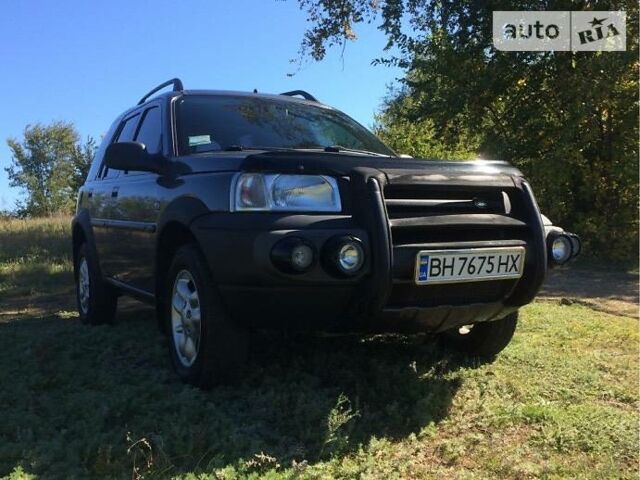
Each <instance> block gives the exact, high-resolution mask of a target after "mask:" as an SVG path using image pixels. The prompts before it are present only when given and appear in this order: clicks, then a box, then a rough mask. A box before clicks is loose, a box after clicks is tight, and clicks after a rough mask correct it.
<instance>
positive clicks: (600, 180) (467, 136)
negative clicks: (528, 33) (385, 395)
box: [299, 0, 639, 258]
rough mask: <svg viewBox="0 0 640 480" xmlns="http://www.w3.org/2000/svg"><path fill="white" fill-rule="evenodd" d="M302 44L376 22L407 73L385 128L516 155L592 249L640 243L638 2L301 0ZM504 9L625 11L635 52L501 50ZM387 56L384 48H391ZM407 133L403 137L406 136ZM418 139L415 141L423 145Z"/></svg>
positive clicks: (624, 252)
mask: <svg viewBox="0 0 640 480" xmlns="http://www.w3.org/2000/svg"><path fill="white" fill-rule="evenodd" d="M299 4H300V6H301V8H303V9H304V10H306V11H307V13H308V18H309V20H310V22H311V26H310V28H309V29H308V30H307V32H306V34H305V36H304V38H303V40H302V46H301V53H302V55H305V56H310V57H311V58H313V59H315V60H321V59H322V58H323V57H324V55H325V54H326V48H327V47H329V46H331V45H334V44H342V43H344V42H346V41H350V40H353V39H355V38H357V36H356V34H355V31H356V28H357V24H358V23H362V22H377V24H378V26H379V28H380V29H381V30H382V31H383V32H384V33H385V34H386V36H387V39H388V43H387V54H386V55H387V56H386V57H383V58H379V59H375V60H374V62H377V63H382V64H389V63H391V64H396V65H399V66H401V67H403V68H405V70H406V75H405V78H404V79H403V81H402V84H401V86H400V88H397V89H396V91H395V93H394V94H393V95H392V96H391V97H389V98H388V99H387V100H386V101H385V104H384V106H383V111H382V113H381V115H380V116H379V120H378V123H379V125H378V130H379V133H380V134H381V136H382V137H384V138H385V139H386V140H387V141H389V142H390V143H391V145H392V146H393V147H395V148H396V149H398V150H399V151H403V152H406V153H412V154H414V155H422V156H428V157H431V156H434V155H433V154H434V153H441V154H442V156H444V157H463V158H464V157H468V156H469V155H464V153H465V152H467V153H469V152H474V151H475V153H477V154H479V155H480V156H482V157H483V158H500V159H504V160H508V161H510V162H512V163H514V164H515V165H516V166H518V167H519V168H521V169H522V170H523V172H524V173H525V174H526V175H527V177H528V178H529V179H530V180H531V183H532V184H533V186H534V189H535V191H536V194H537V196H538V199H539V203H540V204H541V207H542V210H543V211H544V212H545V213H546V214H548V216H549V217H550V218H552V220H554V222H555V223H558V224H560V225H563V226H565V227H566V228H570V229H574V230H575V231H577V232H578V233H580V234H581V235H582V237H583V238H584V239H585V240H586V241H587V243H588V247H589V248H590V249H591V252H592V253H596V252H599V253H601V254H603V255H605V256H608V257H613V258H625V257H626V258H629V257H635V256H637V251H638V233H637V232H638V210H637V208H638V65H639V64H638V3H637V2H635V1H634V2H632V1H599V2H593V1H578V2H568V1H545V2H542V3H541V2H539V1H536V2H534V1H532V0H524V1H488V2H481V1H478V0H457V1H454V0H444V1H439V2H434V1H432V0H373V1H371V0H299ZM494 10H625V11H626V12H627V51H625V52H500V51H497V50H495V49H494V47H493V44H492V15H493V11H494ZM381 54H382V52H381ZM403 133H404V135H403ZM408 139H416V141H415V142H413V141H412V140H408Z"/></svg>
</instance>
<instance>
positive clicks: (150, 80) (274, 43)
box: [0, 0, 402, 209]
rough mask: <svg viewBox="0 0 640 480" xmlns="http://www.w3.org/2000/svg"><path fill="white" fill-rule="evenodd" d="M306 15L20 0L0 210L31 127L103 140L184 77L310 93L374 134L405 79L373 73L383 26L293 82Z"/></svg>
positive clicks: (3, 47) (292, 5) (11, 27)
mask: <svg viewBox="0 0 640 480" xmlns="http://www.w3.org/2000/svg"><path fill="white" fill-rule="evenodd" d="M305 18H306V16H305V14H304V12H301V11H300V10H299V9H298V3H297V1H296V0H287V1H282V0H234V1H221V0H219V1H216V0H181V1H178V0H159V1H153V2H151V1H134V0H128V1H125V0H110V1H107V2H87V1H83V0H65V1H62V2H61V1H59V0H57V1H53V0H22V1H20V2H10V3H8V4H6V5H4V9H3V12H2V15H1V16H0V65H1V66H2V74H1V75H0V91H2V92H3V97H4V98H3V105H2V108H0V209H5V208H11V207H12V206H13V204H14V202H15V199H16V198H17V195H18V192H17V191H16V190H15V189H11V188H9V185H8V181H7V177H6V173H5V171H4V168H5V167H6V166H8V165H9V163H10V160H11V155H10V152H9V149H8V148H7V146H6V139H7V138H8V137H17V138H20V137H21V135H22V132H23V130H24V127H25V125H27V124H30V123H36V122H44V123H47V122H50V121H53V120H68V121H71V122H73V123H74V124H75V125H76V127H77V129H78V131H79V132H80V133H81V135H83V136H86V135H92V136H94V137H96V138H99V137H100V136H101V135H102V134H103V133H104V132H105V131H106V129H107V128H108V126H109V124H110V123H111V122H112V121H113V119H114V118H115V117H116V115H118V114H119V113H120V112H122V111H123V110H125V109H126V108H128V107H130V106H131V105H133V104H134V103H135V102H136V101H137V100H138V99H139V98H140V97H141V96H142V95H143V94H144V93H146V92H147V91H148V90H150V89H151V88H152V87H153V86H155V85H156V84H158V83H160V82H162V81H164V80H167V79H169V78H172V77H174V76H179V77H181V78H182V80H183V82H184V83H185V88H216V89H229V90H253V89H254V88H257V89H258V90H259V91H261V92H271V93H277V92H281V91H285V90H291V89H298V88H301V89H304V90H308V91H309V92H312V93H313V94H314V95H315V96H317V97H318V98H319V99H320V100H321V101H323V102H325V103H328V104H330V105H333V106H335V107H337V108H339V109H341V110H343V111H344V112H346V113H347V114H349V115H351V116H352V117H354V118H355V119H356V120H358V121H360V122H362V123H364V124H365V125H367V126H370V125H371V124H372V121H373V115H374V113H375V112H376V110H377V109H378V107H379V105H380V102H381V100H382V98H383V97H384V95H385V94H386V92H387V85H389V84H392V83H395V80H396V79H397V78H398V77H400V76H401V74H402V72H401V71H400V70H398V69H392V68H388V67H382V66H378V67H374V66H371V64H370V62H371V60H372V59H373V58H375V57H378V56H380V55H381V52H382V48H383V47H384V44H385V39H384V37H383V35H382V34H381V33H380V32H379V31H377V30H376V28H375V26H363V27H360V28H359V29H357V30H356V33H357V34H358V35H359V39H358V41H357V42H353V43H349V44H348V45H347V48H346V51H345V56H344V62H343V60H342V59H341V56H340V49H338V48H336V49H334V50H332V51H330V52H329V55H328V57H327V58H326V59H325V60H324V61H323V62H320V63H309V64H308V65H307V66H306V67H305V68H304V69H303V70H302V71H299V72H298V73H297V74H296V75H295V76H294V77H293V78H290V77H288V76H287V73H291V72H293V71H295V67H294V66H292V65H291V64H290V63H289V60H290V59H292V58H295V57H296V54H297V51H298V47H299V44H300V40H301V38H302V34H303V32H304V30H305V27H306V25H307V24H306V20H305Z"/></svg>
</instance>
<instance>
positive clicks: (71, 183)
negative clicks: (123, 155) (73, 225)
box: [5, 122, 96, 216]
mask: <svg viewBox="0 0 640 480" xmlns="http://www.w3.org/2000/svg"><path fill="white" fill-rule="evenodd" d="M23 137H24V138H23V139H22V141H18V140H17V139H14V138H10V139H8V140H7V144H8V146H9V149H10V151H11V156H12V158H11V164H10V166H9V167H7V168H6V169H5V170H6V172H7V174H8V176H9V182H10V183H9V184H10V185H11V186H12V187H19V188H21V189H22V190H23V191H24V193H25V197H26V198H25V199H24V200H22V201H19V202H18V203H17V213H18V214H19V215H21V216H42V215H53V214H55V213H59V212H71V211H72V210H73V207H74V205H75V197H76V194H77V191H78V188H79V187H80V186H81V185H82V183H83V182H84V179H85V178H86V176H87V173H88V171H89V167H90V165H91V161H92V159H93V156H94V153H95V149H96V144H95V141H94V140H93V138H91V137H88V138H87V139H86V141H85V142H84V143H82V142H81V141H80V137H79V135H78V132H77V131H76V129H75V128H74V126H73V125H72V124H71V123H67V122H54V123H52V124H50V125H42V124H35V125H27V127H26V128H25V130H24V134H23Z"/></svg>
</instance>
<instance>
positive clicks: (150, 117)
mask: <svg viewBox="0 0 640 480" xmlns="http://www.w3.org/2000/svg"><path fill="white" fill-rule="evenodd" d="M139 117H140V120H139V122H138V123H137V126H136V128H135V133H134V134H133V138H132V140H135V141H138V142H141V143H143V144H144V145H145V146H146V147H147V151H148V152H149V153H150V154H158V153H162V103H161V102H155V103H151V104H149V105H147V106H146V107H144V109H142V110H141V111H140V112H139ZM128 140H131V139H128ZM119 141H127V140H124V139H122V140H119ZM157 180H158V175H157V174H155V173H149V172H127V171H121V172H120V175H119V176H118V177H117V179H116V180H115V181H114V182H113V186H112V198H113V199H114V206H115V209H116V210H115V213H116V214H115V215H114V217H113V221H112V222H111V223H110V226H109V228H110V230H111V233H110V238H111V239H112V242H113V245H112V252H113V255H112V264H111V270H112V272H113V276H114V278H115V279H116V280H118V281H120V282H122V283H125V284H127V285H128V286H130V287H133V288H135V289H138V290H142V291H144V292H147V293H152V292H153V288H154V282H153V265H154V251H155V232H156V224H157V221H158V215H159V209H160V203H159V201H158V183H157Z"/></svg>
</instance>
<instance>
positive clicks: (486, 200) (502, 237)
mask: <svg viewBox="0 0 640 480" xmlns="http://www.w3.org/2000/svg"><path fill="white" fill-rule="evenodd" d="M384 197H385V198H384V199H385V205H386V208H387V214H388V221H389V226H390V228H391V241H392V247H393V250H394V257H393V262H394V265H393V272H394V273H393V286H392V290H391V294H390V297H389V299H388V301H387V305H388V306H390V307H407V306H416V307H436V306H440V305H454V306H455V305H465V304H471V303H489V302H496V301H499V300H501V299H503V298H505V297H506V296H507V295H509V292H511V290H512V289H513V288H514V286H515V284H516V283H517V281H516V280H497V281H481V282H468V283H453V284H443V285H420V286H418V285H416V284H415V281H414V275H415V273H414V270H415V258H416V255H417V254H418V252H419V251H420V250H427V249H430V248H433V249H436V248H437V249H446V248H460V247H459V246H460V245H464V247H463V248H474V247H482V246H487V245H488V244H491V245H494V244H499V245H509V244H510V245H526V242H527V241H528V239H529V231H528V228H527V224H526V222H525V221H524V220H525V218H526V215H525V214H524V212H525V208H524V203H523V202H524V199H523V196H522V193H521V192H520V191H519V190H517V189H516V188H501V187H490V186H489V187H486V186H480V187H478V186H468V185H464V186H455V185H447V186H441V185H419V184H410V185H402V184H400V185H398V184H390V185H387V186H386V187H385V189H384ZM494 246H495V245H494Z"/></svg>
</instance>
